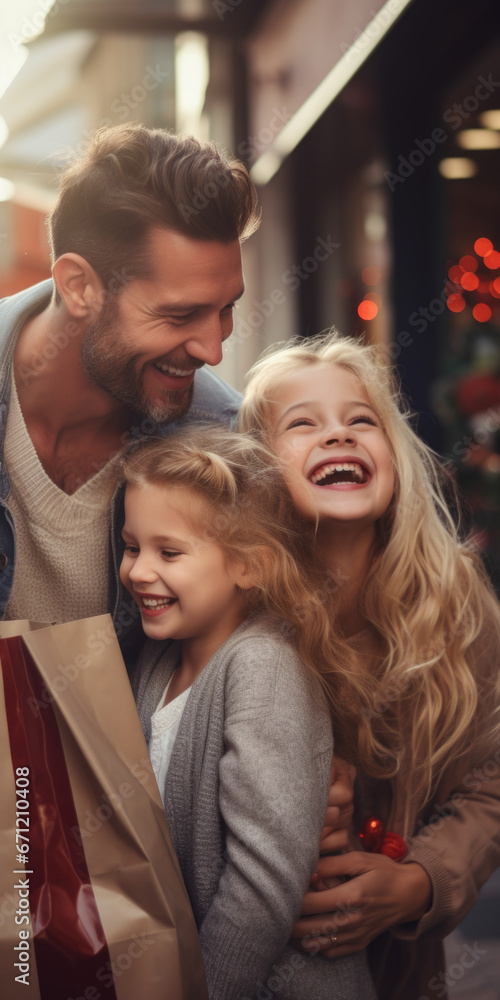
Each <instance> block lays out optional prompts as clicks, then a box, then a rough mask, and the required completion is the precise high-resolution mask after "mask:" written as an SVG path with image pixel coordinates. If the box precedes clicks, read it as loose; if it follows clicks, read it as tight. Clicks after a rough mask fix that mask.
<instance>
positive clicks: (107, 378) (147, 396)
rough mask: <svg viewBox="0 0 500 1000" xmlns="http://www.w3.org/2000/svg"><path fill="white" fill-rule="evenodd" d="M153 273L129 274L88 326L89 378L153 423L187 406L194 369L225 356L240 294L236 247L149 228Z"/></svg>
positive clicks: (86, 359)
mask: <svg viewBox="0 0 500 1000" xmlns="http://www.w3.org/2000/svg"><path fill="white" fill-rule="evenodd" d="M148 244H149V255H150V261H151V270H152V274H151V277H149V278H133V279H132V280H131V281H130V282H129V284H128V285H127V286H126V287H125V289H124V290H123V292H122V293H121V295H120V297H119V298H118V300H112V301H111V302H110V303H109V304H107V305H105V306H103V308H102V310H101V312H100V314H99V316H98V319H97V321H96V322H95V323H94V324H93V325H92V326H91V327H89V328H88V330H86V331H85V335H84V338H83V343H82V361H83V367H84V371H85V374H86V376H87V378H88V379H89V381H91V382H92V383H93V384H94V385H97V386H99V388H101V389H104V390H105V391H106V392H108V393H109V394H110V395H111V396H113V397H114V398H115V399H117V400H119V401H120V402H121V403H124V404H125V405H126V406H127V407H130V408H131V409H133V410H135V411H137V412H138V413H140V414H141V415H142V416H146V417H149V418H150V419H151V420H154V421H155V422H165V421H169V420H175V419H176V418H177V417H179V416H181V415H182V414H183V413H186V411H187V410H188V409H189V406H190V403H191V399H192V395H193V380H194V374H195V371H196V369H197V368H201V367H202V366H203V365H204V364H209V365H217V364H219V362H220V361H221V360H222V342H223V341H224V340H226V339H227V337H229V335H230V334H231V331H232V329H233V306H234V303H235V301H236V299H238V298H239V297H240V295H242V293H243V276H242V270H241V253H240V245H239V242H238V241H237V240H235V241H234V242H233V243H219V242H217V241H216V240H194V239H191V238H190V237H188V236H183V235H181V234H180V233H177V232H175V231H173V230H168V229H151V232H150V234H149V238H148Z"/></svg>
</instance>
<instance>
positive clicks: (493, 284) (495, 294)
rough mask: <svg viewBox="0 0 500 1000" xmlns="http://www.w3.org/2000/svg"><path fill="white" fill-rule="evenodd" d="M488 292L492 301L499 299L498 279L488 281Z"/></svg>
mask: <svg viewBox="0 0 500 1000" xmlns="http://www.w3.org/2000/svg"><path fill="white" fill-rule="evenodd" d="M497 282H498V285H497ZM489 290H490V295H493V298H494V299H500V279H498V278H495V280H494V281H490V288H489Z"/></svg>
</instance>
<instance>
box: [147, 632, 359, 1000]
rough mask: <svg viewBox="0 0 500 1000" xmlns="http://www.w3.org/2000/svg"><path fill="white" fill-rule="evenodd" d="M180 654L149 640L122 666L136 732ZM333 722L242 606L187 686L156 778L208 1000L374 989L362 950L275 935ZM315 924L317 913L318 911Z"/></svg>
mask: <svg viewBox="0 0 500 1000" xmlns="http://www.w3.org/2000/svg"><path fill="white" fill-rule="evenodd" d="M178 658H179V645H178V643H176V642H169V643H167V644H166V645H165V644H164V643H161V642H157V641H155V640H148V641H147V642H146V645H145V648H144V650H143V653H142V655H141V658H140V660H139V663H138V667H137V672H136V674H135V677H134V682H133V684H134V688H135V695H136V700H137V706H138V710H139V714H140V718H141V722H142V726H143V729H144V733H145V736H146V740H147V741H148V742H149V739H150V736H151V716H152V714H153V712H154V710H155V709H156V707H157V704H158V701H159V699H160V697H161V694H162V692H163V690H164V688H165V685H166V683H167V681H168V679H169V677H170V676H171V675H172V673H173V671H174V669H175V667H176V665H177V663H178ZM332 742H333V741H332V732H331V724H330V719H329V715H328V711H327V708H326V705H325V701H324V697H323V695H322V692H321V689H320V686H319V684H317V683H313V681H312V679H311V677H310V676H308V675H307V674H306V671H305V669H304V667H303V665H302V664H301V662H300V660H299V659H298V657H297V655H296V653H295V652H294V650H293V649H292V648H291V646H290V644H289V643H288V642H287V641H286V640H285V639H284V637H283V633H282V631H281V630H280V629H279V628H278V627H277V626H276V625H275V624H273V623H272V622H270V620H268V619H267V618H266V617H265V616H262V615H259V616H256V615H253V616H251V617H250V618H247V619H246V621H244V622H243V623H242V624H241V625H240V626H239V628H238V629H236V631H235V632H234V633H233V634H232V635H231V636H230V637H229V639H227V641H226V642H225V643H224V645H223V646H222V647H221V648H220V649H219V650H218V652H217V653H216V654H215V655H214V656H213V657H212V659H211V660H210V662H209V663H208V664H207V666H206V667H205V668H204V670H203V671H202V673H201V674H200V675H199V677H197V679H196V681H195V683H194V684H193V686H192V689H191V692H190V695H189V698H188V701H187V703H186V707H185V709H184V713H183V716H182V719H181V722H180V725H179V730H178V733H177V738H176V740H175V744H174V748H173V752H172V757H171V761H170V766H169V770H168V775H167V780H166V785H165V788H164V789H161V792H162V797H163V800H164V803H165V811H166V815H167V819H168V823H169V826H170V831H171V834H172V839H173V842H174V845H175V849H176V851H177V856H178V858H179V863H180V867H181V870H182V874H183V876H184V880H185V882H186V887H187V891H188V893H189V897H190V900H191V904H192V907H193V911H194V915H195V918H196V922H197V925H198V928H199V931H200V939H201V945H202V951H203V958H204V962H205V969H206V975H207V982H208V988H209V994H210V998H211V1000H253V998H258V1000H264V998H270V997H274V996H275V994H277V995H278V996H279V997H280V1000H375V993H374V990H373V986H372V982H371V979H370V976H369V973H368V969H367V965H366V959H365V954H364V952H363V953H356V954H354V955H351V956H348V957H344V958H339V959H337V960H333V961H328V960H326V959H323V958H321V957H320V956H314V957H313V956H305V955H303V954H302V953H300V952H298V951H297V950H296V949H294V948H292V947H290V946H287V942H288V939H289V937H290V932H291V929H292V923H293V921H294V919H295V918H296V916H297V915H298V913H299V911H300V904H301V900H302V896H303V894H304V892H305V891H306V889H307V886H308V884H309V881H310V877H311V875H312V872H313V871H314V866H315V863H316V861H317V857H318V843H319V837H320V831H321V828H322V825H323V821H324V815H325V809H326V802H327V797H328V786H329V774H330V765H331V757H332ZM319 923H321V918H319Z"/></svg>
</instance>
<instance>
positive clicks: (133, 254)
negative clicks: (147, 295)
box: [48, 124, 260, 288]
mask: <svg viewBox="0 0 500 1000" xmlns="http://www.w3.org/2000/svg"><path fill="white" fill-rule="evenodd" d="M259 221H260V213H259V209H258V203H257V193H256V191H255V188H254V186H253V183H252V181H251V180H250V177H249V175H248V173H247V170H246V169H245V167H244V166H243V164H242V163H240V162H239V161H238V160H232V159H228V158H226V157H225V156H223V155H222V154H221V152H220V151H219V150H218V149H217V147H216V146H215V144H214V143H212V142H200V141H198V140H197V139H195V138H194V137H193V136H179V135H175V134H174V133H172V132H166V131H164V130H163V129H148V128H145V127H144V126H143V125H136V124H125V125H117V126H115V127H112V128H102V129H99V130H98V131H97V132H96V133H95V135H94V136H93V138H92V140H91V141H90V143H89V145H88V147H87V149H86V151H85V152H84V154H83V156H82V157H81V158H80V159H78V161H76V162H75V163H73V164H71V166H70V167H68V168H67V169H66V170H65V171H64V173H63V175H62V180H61V186H60V194H59V199H58V201H57V204H56V206H55V208H54V210H53V211H52V213H51V215H50V216H49V219H48V229H49V240H50V246H51V251H52V262H54V261H55V260H57V258H58V257H60V256H61V255H62V254H64V253H77V254H80V255H81V256H82V257H84V258H85V260H86V261H88V263H89V264H91V266H92V267H93V268H94V270H95V271H96V273H97V274H98V275H99V277H100V279H101V281H102V283H103V285H104V286H105V287H110V286H111V287H112V286H113V282H114V286H115V288H116V284H117V280H116V279H117V275H118V285H120V279H119V276H120V275H123V274H125V273H129V275H132V274H133V276H134V277H147V276H148V275H149V273H150V262H149V260H148V257H147V254H146V246H145V241H146V237H147V234H148V231H149V229H150V227H151V226H164V227H165V228H168V229H174V230H176V231H177V232H179V233H182V234H184V235H185V236H189V237H191V238H192V239H200V240H217V241H219V242H221V243H231V242H232V241H233V240H243V239H246V238H247V237H248V236H250V235H251V233H253V232H254V230H255V229H256V228H257V226H258V225H259Z"/></svg>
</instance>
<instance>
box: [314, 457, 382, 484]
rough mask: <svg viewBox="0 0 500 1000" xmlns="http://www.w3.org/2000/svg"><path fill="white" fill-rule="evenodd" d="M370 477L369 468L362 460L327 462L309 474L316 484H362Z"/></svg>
mask: <svg viewBox="0 0 500 1000" xmlns="http://www.w3.org/2000/svg"><path fill="white" fill-rule="evenodd" d="M368 479H369V472H368V469H367V468H366V466H365V465H364V464H361V463H360V462H326V463H325V464H324V465H320V466H317V467H316V468H315V469H314V471H313V472H312V474H311V475H310V476H309V481H310V482H311V483H313V485H314V486H351V485H353V484H354V485H356V486H361V485H363V483H367V482H368Z"/></svg>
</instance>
